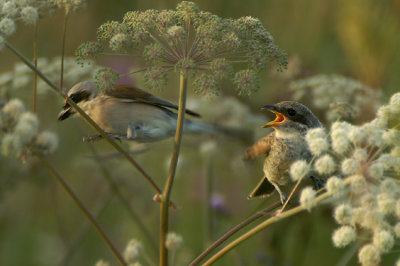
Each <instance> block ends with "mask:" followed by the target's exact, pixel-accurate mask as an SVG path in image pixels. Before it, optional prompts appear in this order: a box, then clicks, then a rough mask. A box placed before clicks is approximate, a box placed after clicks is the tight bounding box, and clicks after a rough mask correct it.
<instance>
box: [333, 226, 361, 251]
mask: <svg viewBox="0 0 400 266" xmlns="http://www.w3.org/2000/svg"><path fill="white" fill-rule="evenodd" d="M356 236H357V235H356V231H355V230H354V228H353V227H351V226H347V225H345V226H342V227H339V228H338V229H336V230H335V231H334V232H333V234H332V241H333V244H334V245H335V247H338V248H342V247H345V246H347V245H349V244H350V243H351V242H353V241H354V240H355V239H356Z"/></svg>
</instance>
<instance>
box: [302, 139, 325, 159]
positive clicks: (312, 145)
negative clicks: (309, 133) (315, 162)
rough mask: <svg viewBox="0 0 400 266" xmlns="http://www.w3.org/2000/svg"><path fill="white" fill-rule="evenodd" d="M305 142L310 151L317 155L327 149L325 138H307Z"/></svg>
mask: <svg viewBox="0 0 400 266" xmlns="http://www.w3.org/2000/svg"><path fill="white" fill-rule="evenodd" d="M307 143H308V147H309V149H310V151H311V153H312V154H314V155H317V156H318V155H321V154H322V153H324V152H326V151H327V150H328V149H329V143H328V140H327V139H326V138H315V139H308V140H307Z"/></svg>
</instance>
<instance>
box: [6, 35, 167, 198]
mask: <svg viewBox="0 0 400 266" xmlns="http://www.w3.org/2000/svg"><path fill="white" fill-rule="evenodd" d="M4 44H5V46H6V47H7V48H8V49H10V51H11V52H13V53H14V54H15V55H16V56H18V57H19V58H20V59H21V60H22V62H24V63H25V64H26V65H27V66H28V67H29V68H30V69H32V71H33V72H35V73H36V74H37V75H38V76H39V77H40V78H41V79H42V80H43V81H44V82H45V83H46V84H47V85H49V86H50V87H51V88H52V89H53V90H54V91H55V92H56V93H57V94H58V95H59V96H61V97H62V98H64V99H66V101H67V103H68V104H69V105H70V106H71V107H72V108H73V109H74V110H75V111H76V112H77V113H79V115H81V117H82V118H83V119H84V120H85V121H86V122H87V123H88V124H89V125H91V126H92V127H93V128H94V129H95V130H96V131H97V132H99V133H100V135H101V136H102V137H103V138H104V139H105V140H106V141H108V143H110V144H111V146H113V147H114V148H115V149H116V150H117V151H118V152H119V153H121V155H122V156H123V157H125V159H126V160H127V161H128V162H129V163H130V164H132V165H133V166H134V167H135V168H136V169H137V170H138V171H139V173H141V174H142V175H143V176H144V178H145V179H146V180H147V181H148V182H149V183H150V185H151V186H152V187H153V188H154V190H155V191H156V192H157V194H161V193H162V192H161V189H160V188H159V187H158V186H157V184H156V183H155V182H154V180H153V179H152V178H151V177H150V176H149V175H148V174H147V173H146V172H145V171H144V169H143V168H142V167H141V166H140V165H139V164H138V163H137V162H136V161H135V160H134V159H133V158H132V157H131V156H130V155H129V154H128V153H127V152H126V151H125V150H124V149H123V148H122V147H121V146H119V145H118V144H117V143H116V142H115V141H114V140H113V139H111V138H110V137H109V136H108V135H107V134H106V133H105V132H104V131H103V130H102V129H101V128H100V127H99V126H98V125H97V124H96V122H94V121H93V120H92V119H91V118H90V117H89V116H88V115H87V114H86V113H85V112H84V111H83V110H82V109H81V108H80V107H79V106H78V105H77V104H76V103H75V102H74V101H72V100H71V99H70V98H68V97H67V96H66V95H65V94H64V92H62V91H61V90H60V88H58V87H57V86H56V85H54V83H53V82H51V81H50V80H49V79H48V78H47V77H46V76H45V75H44V74H43V73H42V72H41V71H40V70H39V69H37V67H35V66H34V65H33V64H32V63H31V62H30V61H29V60H28V59H27V58H26V57H25V56H24V55H23V54H21V53H20V52H19V51H18V50H17V49H15V48H14V46H12V45H11V44H10V43H9V42H7V41H5V42H4Z"/></svg>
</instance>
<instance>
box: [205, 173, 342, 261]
mask: <svg viewBox="0 0 400 266" xmlns="http://www.w3.org/2000/svg"><path fill="white" fill-rule="evenodd" d="M349 183H350V178H347V180H345V181H344V184H345V186H346V185H348V184H349ZM330 196H331V195H330V194H329V193H328V192H325V193H323V194H321V195H319V196H318V197H316V198H315V199H314V201H313V204H314V205H315V204H317V203H319V202H321V201H323V200H325V199H327V198H329V197H330ZM304 210H306V208H305V207H304V206H301V205H300V206H297V207H295V208H293V209H290V210H288V211H285V212H282V213H280V214H278V215H276V216H273V217H271V218H269V219H267V220H266V221H264V222H262V223H261V224H259V225H257V226H255V227H254V228H253V229H250V230H249V231H248V232H247V233H244V234H243V235H241V236H240V237H238V238H236V239H235V240H233V241H232V242H231V243H229V244H228V245H227V246H225V247H224V248H223V249H221V250H220V251H218V252H217V253H216V254H215V255H214V256H212V257H211V258H210V259H208V260H207V261H206V262H205V263H204V264H203V265H205V266H207V265H211V264H212V263H214V262H216V261H217V260H219V259H220V258H222V257H223V256H224V255H225V254H226V253H227V252H228V251H230V250H231V249H233V248H234V247H236V246H238V245H239V244H241V243H243V242H244V241H245V240H247V239H249V238H250V237H252V236H253V235H255V234H256V233H258V232H260V231H261V230H263V229H265V228H267V227H268V226H270V225H271V224H274V223H276V222H279V221H281V220H283V219H286V218H288V217H291V216H293V215H295V214H297V213H299V212H301V211H304Z"/></svg>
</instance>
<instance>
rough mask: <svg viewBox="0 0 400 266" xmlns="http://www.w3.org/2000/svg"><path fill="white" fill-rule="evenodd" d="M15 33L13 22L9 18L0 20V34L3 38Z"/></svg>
mask: <svg viewBox="0 0 400 266" xmlns="http://www.w3.org/2000/svg"><path fill="white" fill-rule="evenodd" d="M14 32H15V23H14V20H12V19H10V18H2V19H1V20H0V33H1V34H2V35H4V36H10V35H11V34H13V33H14Z"/></svg>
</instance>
